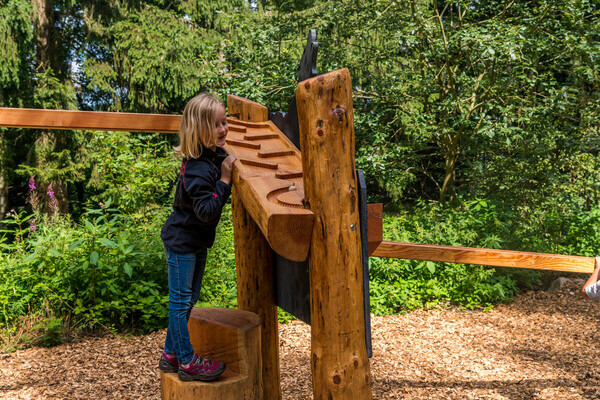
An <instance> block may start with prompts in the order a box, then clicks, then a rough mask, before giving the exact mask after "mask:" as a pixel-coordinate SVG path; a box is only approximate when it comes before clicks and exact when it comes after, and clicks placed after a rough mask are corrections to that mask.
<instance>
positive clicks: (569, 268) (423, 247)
mask: <svg viewBox="0 0 600 400" xmlns="http://www.w3.org/2000/svg"><path fill="white" fill-rule="evenodd" d="M372 257H385V258H403V259H408V260H424V261H438V262H452V263H462V264H478V265H489V266H493V267H511V268H530V269H544V270H552V271H565V272H581V273H586V274H589V273H592V272H593V271H594V258H593V257H581V256H569V255H560V254H545V253H533V252H525V251H512V250H493V249H480V248H474V247H455V246H443V245H434V244H421V243H402V242H390V241H383V242H382V243H381V244H380V245H379V246H378V247H377V249H375V252H374V253H373V254H372Z"/></svg>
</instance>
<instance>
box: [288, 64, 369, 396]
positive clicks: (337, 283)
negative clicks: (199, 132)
mask: <svg viewBox="0 0 600 400" xmlns="http://www.w3.org/2000/svg"><path fill="white" fill-rule="evenodd" d="M351 88H352V84H351V81H350V73H349V72H348V70H347V69H342V70H339V71H334V72H331V73H328V74H325V75H320V76H318V77H315V78H311V79H308V80H306V81H303V82H300V83H299V84H298V87H297V90H296V100H297V105H298V116H299V123H300V144H301V147H302V163H303V172H304V188H305V200H306V202H307V203H308V204H309V208H310V209H311V210H312V211H313V212H314V213H315V223H314V227H313V232H312V238H311V247H310V255H309V272H310V283H311V284H310V286H311V291H310V295H311V351H312V357H311V360H312V373H313V394H314V398H315V400H329V399H352V400H356V399H370V398H371V383H372V381H371V374H370V368H369V359H368V357H367V352H366V344H365V332H364V315H363V313H362V312H360V311H359V310H362V309H363V295H362V293H363V288H362V282H363V278H362V274H363V272H362V261H361V258H362V250H361V240H360V226H359V223H360V217H359V210H358V193H357V180H356V171H355V162H354V117H353V108H352V89H351Z"/></svg>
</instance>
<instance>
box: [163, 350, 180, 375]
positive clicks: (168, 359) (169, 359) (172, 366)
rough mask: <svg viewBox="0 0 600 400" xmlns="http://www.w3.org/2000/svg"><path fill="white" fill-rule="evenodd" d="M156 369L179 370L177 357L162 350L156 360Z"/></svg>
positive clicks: (165, 370)
mask: <svg viewBox="0 0 600 400" xmlns="http://www.w3.org/2000/svg"><path fill="white" fill-rule="evenodd" d="M158 369H160V370H161V371H163V372H177V371H178V370H179V362H177V357H176V356H174V355H172V354H167V353H165V352H164V351H163V353H162V355H161V356H160V361H159V362H158Z"/></svg>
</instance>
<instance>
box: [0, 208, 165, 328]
mask: <svg viewBox="0 0 600 400" xmlns="http://www.w3.org/2000/svg"><path fill="white" fill-rule="evenodd" d="M159 217H160V218H159ZM164 217H165V210H163V209H155V210H151V211H150V212H149V213H148V214H147V215H145V216H141V215H137V216H124V215H122V214H120V213H119V212H118V210H116V209H113V208H110V202H107V204H106V206H105V207H104V208H102V209H97V210H89V211H88V212H87V213H86V214H84V215H83V216H82V218H81V220H80V221H79V223H78V224H73V223H72V222H71V221H70V219H69V218H68V217H67V218H65V217H60V216H59V217H56V218H54V219H52V220H49V219H46V218H45V217H43V216H38V220H37V221H36V222H35V225H33V224H32V225H31V226H30V227H28V228H25V227H24V225H25V224H27V223H28V222H31V221H32V216H24V215H16V214H15V215H12V216H11V218H10V219H9V221H8V223H10V224H11V225H13V229H11V230H9V232H8V233H12V234H14V235H15V236H16V240H15V241H14V242H13V243H12V244H6V243H5V244H2V250H3V251H2V254H3V258H2V260H1V261H2V262H1V263H0V275H1V277H2V279H1V284H0V299H1V303H2V304H1V307H2V309H3V313H4V314H3V316H4V320H3V321H2V322H3V326H4V327H5V328H6V327H10V326H14V324H15V323H16V322H17V321H18V317H19V316H23V315H26V314H28V313H38V312H42V311H45V312H46V313H47V314H48V316H49V317H50V316H60V317H61V318H64V319H66V320H69V321H70V326H71V327H72V328H77V329H99V328H103V329H123V328H125V327H136V328H139V329H142V330H146V331H147V330H153V329H156V328H159V327H162V326H163V322H162V321H160V318H161V317H165V315H166V303H167V293H168V291H167V290H166V273H165V268H164V263H165V261H164V255H163V253H162V245H161V243H160V239H159V238H158V237H157V234H156V232H157V231H158V230H159V228H160V227H159V226H157V221H160V220H163V219H164ZM27 230H29V231H30V232H28V233H26V232H27Z"/></svg>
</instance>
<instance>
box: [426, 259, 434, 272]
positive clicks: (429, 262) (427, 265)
mask: <svg viewBox="0 0 600 400" xmlns="http://www.w3.org/2000/svg"><path fill="white" fill-rule="evenodd" d="M425 266H426V267H427V269H428V270H429V272H431V273H432V274H433V273H435V263H434V262H431V261H427V262H426V263H425Z"/></svg>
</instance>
